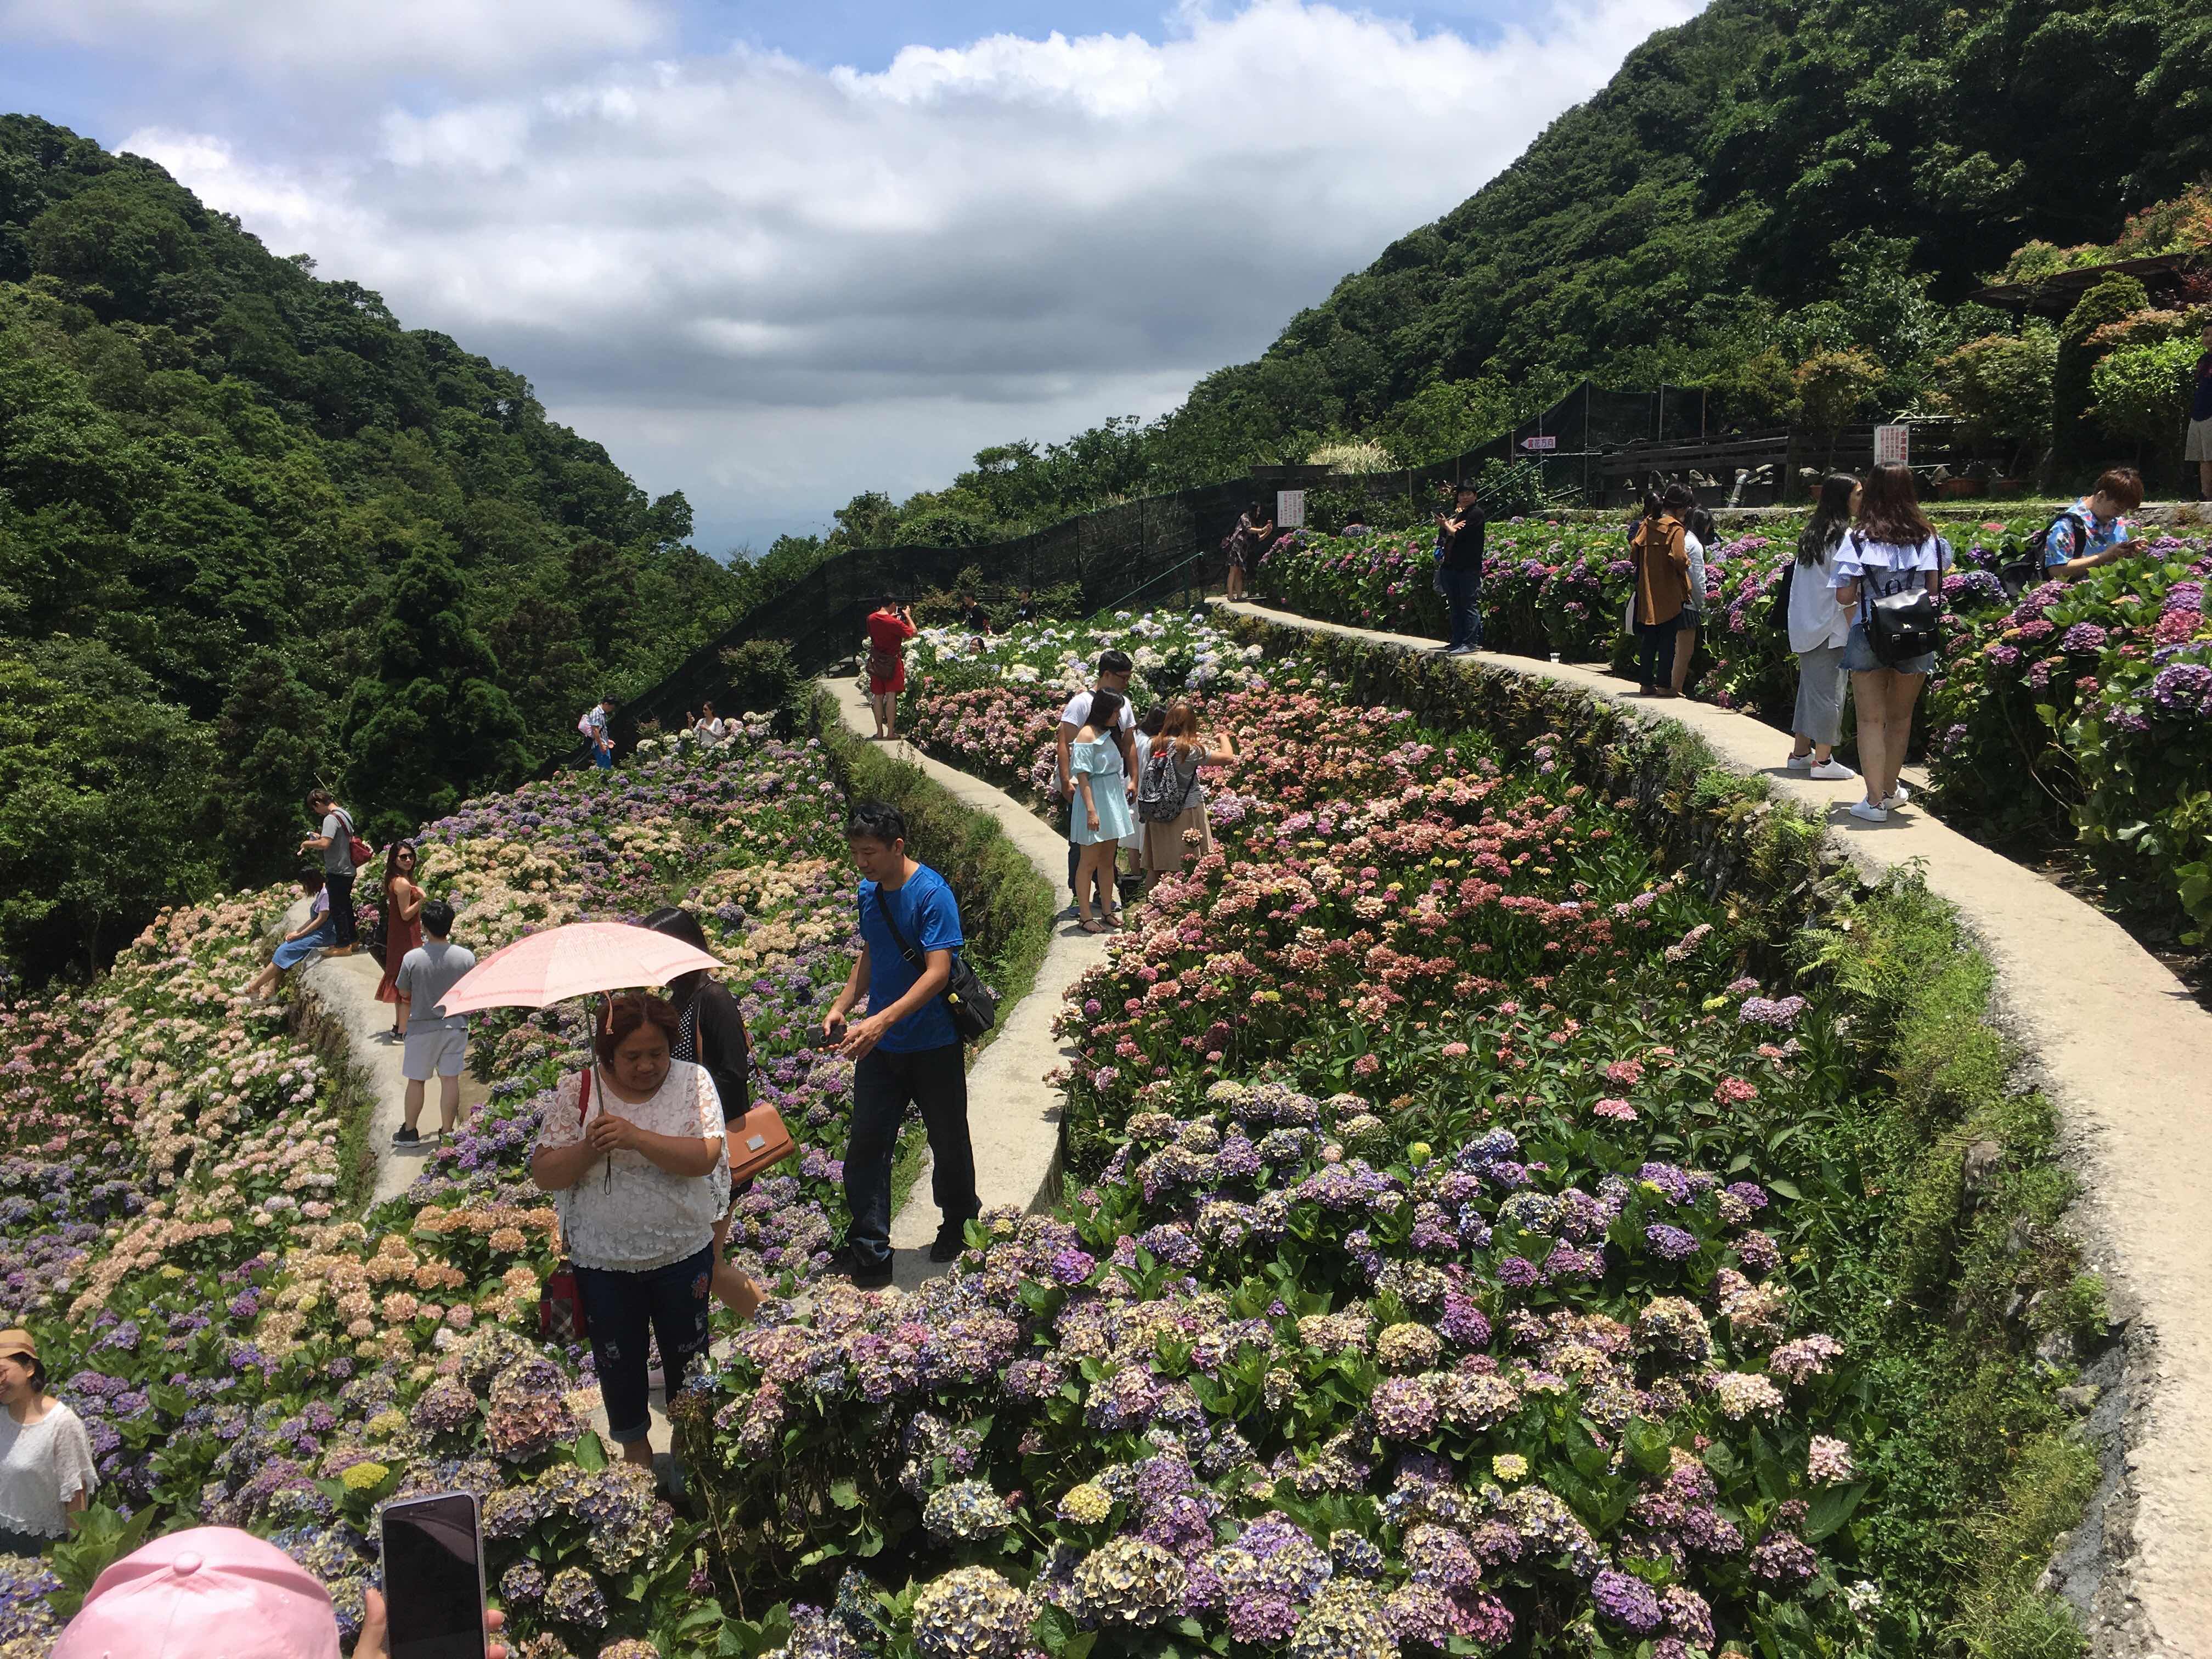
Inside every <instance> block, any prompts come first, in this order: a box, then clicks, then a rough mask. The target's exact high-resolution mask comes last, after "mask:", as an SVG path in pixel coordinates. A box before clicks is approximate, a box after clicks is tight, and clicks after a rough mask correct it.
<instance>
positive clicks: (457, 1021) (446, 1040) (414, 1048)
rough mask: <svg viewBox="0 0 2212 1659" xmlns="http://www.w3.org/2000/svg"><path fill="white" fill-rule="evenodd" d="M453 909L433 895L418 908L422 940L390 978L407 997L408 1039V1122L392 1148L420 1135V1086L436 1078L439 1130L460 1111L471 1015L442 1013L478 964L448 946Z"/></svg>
mask: <svg viewBox="0 0 2212 1659" xmlns="http://www.w3.org/2000/svg"><path fill="white" fill-rule="evenodd" d="M452 932H453V906H452V905H450V904H448V903H447V902H446V901H445V900H444V899H432V900H431V901H430V902H428V904H426V905H424V906H423V907H422V944H420V945H416V947H415V948H414V949H413V950H411V951H409V952H408V953H407V954H406V955H405V956H404V957H401V958H400V962H399V973H398V976H397V977H396V979H395V980H394V981H393V983H394V985H395V986H396V987H398V992H399V994H400V995H402V996H404V997H405V998H407V999H409V1000H410V1005H411V1008H412V1012H410V1013H409V1015H408V1017H407V1037H406V1042H405V1045H404V1048H402V1050H401V1053H400V1057H399V1073H400V1075H401V1076H402V1077H404V1078H405V1079H407V1105H406V1121H405V1122H404V1123H402V1124H401V1125H400V1126H399V1127H398V1130H397V1131H396V1132H395V1133H393V1135H392V1145H393V1146H416V1145H417V1144H418V1143H420V1142H421V1140H422V1133H421V1132H420V1131H419V1130H417V1129H416V1127H415V1125H416V1121H418V1120H419V1119H420V1118H421V1117H422V1097H423V1093H424V1088H423V1085H425V1084H427V1083H428V1082H429V1080H430V1078H431V1074H432V1073H436V1075H437V1079H438V1133H440V1134H441V1135H444V1134H450V1133H452V1132H453V1125H454V1124H455V1123H457V1122H459V1121H460V1115H461V1065H462V1062H463V1061H465V1060H466V1059H467V1058H468V1053H469V1017H468V1016H467V1015H466V1014H449V1013H447V1012H446V1008H445V998H446V993H447V992H448V991H450V990H452V989H453V987H454V986H455V985H456V984H458V983H459V981H460V978H461V975H464V974H465V973H467V972H468V971H469V969H471V968H473V967H475V966H476V965H477V957H476V952H475V951H471V950H470V949H469V948H468V946H466V945H454V944H451V943H449V942H448V941H447V934H449V933H452Z"/></svg>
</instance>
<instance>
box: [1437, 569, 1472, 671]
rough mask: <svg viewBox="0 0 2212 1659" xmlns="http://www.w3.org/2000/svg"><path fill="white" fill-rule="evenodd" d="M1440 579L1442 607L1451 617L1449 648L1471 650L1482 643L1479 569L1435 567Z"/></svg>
mask: <svg viewBox="0 0 2212 1659" xmlns="http://www.w3.org/2000/svg"><path fill="white" fill-rule="evenodd" d="M1437 575H1439V576H1440V577H1442V578H1443V586H1444V609H1445V611H1448V612H1449V614H1450V617H1451V638H1450V640H1449V641H1448V647H1449V649H1451V650H1454V651H1457V650H1460V649H1462V647H1464V648H1466V649H1469V650H1472V649H1474V647H1478V646H1480V644H1481V643H1482V572H1480V570H1449V569H1446V570H1439V571H1438V572H1437Z"/></svg>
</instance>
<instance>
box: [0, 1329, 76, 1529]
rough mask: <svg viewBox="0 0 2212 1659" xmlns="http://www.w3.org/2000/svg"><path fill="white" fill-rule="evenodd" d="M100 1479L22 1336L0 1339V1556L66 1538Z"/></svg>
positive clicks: (12, 1333) (7, 1334) (69, 1414)
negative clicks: (47, 1388) (49, 1391)
mask: <svg viewBox="0 0 2212 1659" xmlns="http://www.w3.org/2000/svg"><path fill="white" fill-rule="evenodd" d="M99 1484H100V1476H99V1474H98V1473H97V1472H96V1471H95V1470H94V1467H93V1462H92V1437H91V1436H90V1435H88V1433H87V1432H86V1431H85V1426H84V1420H83V1419H82V1418H80V1417H79V1416H78V1415H77V1414H76V1413H75V1412H73V1411H71V1410H70V1408H69V1407H67V1406H64V1404H62V1402H61V1401H58V1400H57V1399H55V1398H54V1397H53V1395H50V1394H48V1393H47V1392H46V1366H45V1365H44V1364H41V1363H40V1359H39V1345H38V1344H37V1343H36V1342H35V1341H33V1340H32V1338H31V1334H30V1332H28V1331H26V1330H21V1329H15V1330H5V1331H0V1555H40V1554H43V1553H45V1551H46V1547H47V1546H48V1545H50V1544H52V1543H55V1542H57V1541H59V1540H61V1539H64V1538H66V1537H67V1536H69V1534H70V1532H71V1531H72V1530H74V1529H75V1528H76V1522H77V1517H78V1516H81V1515H82V1514H83V1513H84V1510H85V1505H86V1504H87V1503H88V1501H89V1500H90V1498H91V1497H92V1493H93V1489H94V1487H96V1486H99Z"/></svg>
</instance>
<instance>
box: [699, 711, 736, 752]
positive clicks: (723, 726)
mask: <svg viewBox="0 0 2212 1659" xmlns="http://www.w3.org/2000/svg"><path fill="white" fill-rule="evenodd" d="M735 725H736V722H735V721H734V720H724V719H723V718H722V717H721V716H720V715H719V714H716V713H715V712H714V704H713V703H711V702H702V703H701V704H700V705H699V718H698V719H697V720H694V721H693V722H692V723H691V730H692V732H693V734H694V735H695V736H696V737H697V738H698V739H699V741H700V742H701V743H703V744H717V743H720V742H721V740H722V739H723V738H726V737H727V736H729V734H730V731H731V728H732V726H735Z"/></svg>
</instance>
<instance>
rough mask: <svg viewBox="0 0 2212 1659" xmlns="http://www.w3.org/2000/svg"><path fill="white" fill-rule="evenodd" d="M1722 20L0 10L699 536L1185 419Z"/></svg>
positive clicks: (250, 2)
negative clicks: (1288, 333) (532, 397)
mask: <svg viewBox="0 0 2212 1659" xmlns="http://www.w3.org/2000/svg"><path fill="white" fill-rule="evenodd" d="M1695 6H1696V0H1581V3H1567V0H1530V3H1528V4H1525V5H1516V6H1506V5H1502V4H1498V3H1495V0H1480V3H1471V4H1464V5H1449V4H1447V5H1437V4H1434V3H1430V4H1425V5H1421V6H1417V7H1406V6H1392V5H1387V4H1386V5H1384V6H1383V7H1381V8H1379V9H1375V10H1361V9H1340V8H1337V7H1333V6H1330V5H1328V4H1323V3H1318V0H1218V3H1197V0H1194V3H1188V4H1182V5H1162V4H1161V3H1159V0H1152V3H1133V0H1090V3H1085V4H1083V5H1080V6H1059V7H1054V8H1049V9H1039V8H1036V7H1033V6H1030V7H1022V6H1016V5H1014V4H1012V3H1011V0H963V3H957V4H905V5H894V4H890V3H887V0H814V3H810V4H799V5H791V4H783V5H771V4H767V3H762V0H719V3H718V0H681V3H679V0H527V3H523V0H67V3H65V4H58V3H55V0H0V107H5V108H9V109H13V110H22V111H28V112H33V113H36V114H40V115H42V116H45V117H46V118H48V119H50V120H53V121H57V122H59V123H60V124H62V125H67V126H70V127H73V128H75V129H76V130H77V131H81V132H84V133H86V134H88V135H89V136H91V137H96V138H98V139H99V140H100V141H101V142H102V143H106V144H107V145H109V146H110V147H111V148H125V147H127V148H130V149H135V150H137V151H138V152H139V153H141V154H143V155H150V156H152V157H153V158H154V159H155V160H156V161H160V162H161V164H162V165H164V166H165V167H168V168H169V170H170V171H171V172H172V173H174V174H175V175H176V176H177V177H178V178H179V179H180V180H182V181H183V182H184V183H185V184H186V185H189V186H191V188H192V189H194V190H195V191H197V192H198V193H199V194H200V195H201V196H202V197H203V198H204V199H205V200H206V201H208V202H209V203H210V204H211V205H214V206H216V207H220V208H222V209H224V210H228V211H231V212H234V213H237V214H238V215H239V216H240V218H241V219H242V220H243V221H244V222H245V223H246V228H248V229H250V230H252V231H253V232H255V234H258V235H260V236H261V237H262V239H263V240H264V241H265V242H267V243H268V244H269V246H270V247H271V248H272V249H274V250H275V251H276V252H279V253H293V252H308V253H312V254H313V255H314V256H315V258H316V260H317V262H318V266H319V270H321V271H322V273H323V274H324V275H325V276H345V277H349V278H351V279H354V280H356V281H360V282H362V283H368V285H369V286H371V287H374V288H376V289H380V290H381V291H382V292H383V293H384V295H386V298H387V300H389V301H390V302H391V304H392V307H393V309H394V310H395V311H396V312H397V313H398V315H399V316H400V318H401V319H403V321H404V322H407V323H408V324H410V325H416V326H427V327H435V328H440V329H443V330H445V331H447V332H449V333H451V334H453V336H454V337H457V338H458V339H459V340H460V341H461V342H462V343H464V344H465V345H466V346H468V347H469V348H471V349H474V350H477V351H481V352H483V353H484V354H485V355H486V356H491V357H493V358H495V359H496V360H498V361H500V362H504V363H507V364H508V365H510V366H512V367H513V368H517V369H519V370H520V371H521V372H522V373H524V374H527V375H529V376H530V378H531V379H532V381H533V382H534V383H535V384H536V385H537V386H538V390H539V392H540V395H541V396H542V397H543V398H544V399H545V402H546V404H547V405H548V407H549V408H550V410H552V411H553V412H554V414H555V415H556V416H557V417H559V418H561V419H563V420H566V421H568V422H570V423H571V424H573V425H574V426H575V427H577V428H578V429H580V431H582V432H584V433H585V434H586V435H589V436H592V437H594V438H597V439H598V440H599V441H601V442H603V443H605V445H606V446H607V447H608V448H609V450H610V451H611V453H613V454H614V456H615V458H616V459H617V461H619V462H620V463H621V464H622V465H623V466H625V467H626V468H628V469H629V471H631V472H632V473H633V474H634V475H635V477H637V478H638V479H639V481H640V482H641V483H642V484H644V485H645V486H646V487H647V489H652V490H654V491H659V490H664V489H678V488H680V489H684V492H685V493H686V495H688V496H689V497H690V500H691V501H692V503H693V505H694V508H695V510H696V514H697V517H698V521H699V526H700V540H701V543H702V545H705V546H707V547H708V548H709V549H711V550H716V551H720V550H725V549H726V548H731V547H734V546H738V545H750V546H753V547H755V548H761V547H764V546H765V545H766V544H767V543H768V541H769V540H770V539H772V538H773V537H774V536H775V534H777V533H779V532H783V531H787V530H808V529H818V528H821V527H823V526H824V525H825V524H826V522H827V521H828V519H829V513H830V510H831V509H832V508H834V507H837V506H839V505H841V504H842V502H843V501H845V500H847V499H848V497H849V496H851V495H854V493H856V492H857V491H859V490H861V489H886V490H889V491H890V492H891V493H892V494H894V495H905V494H907V493H908V492H910V491H911V490H914V489H918V488H924V487H928V486H931V485H933V484H938V483H944V482H945V481H947V480H948V479H949V478H950V477H951V474H952V473H953V472H954V471H957V469H958V468H959V467H960V466H961V465H963V464H965V462H966V461H967V459H968V458H969V456H970V455H971V454H972V453H974V451H975V449H977V448H978V447H981V446H982V445H984V444H987V443H993V442H999V441H1005V440H1007V439H1010V438H1014V437H1022V436H1028V437H1033V438H1036V439H1039V440H1043V441H1050V440H1053V439H1056V438H1059V437H1061V436H1064V435H1066V434H1067V433H1069V432H1072V431H1073V430H1076V429H1078V428H1082V427H1085V426H1088V425H1091V424H1092V423H1094V422H1097V421H1099V420H1102V419H1103V418H1104V417H1106V416H1109V415H1116V414H1135V415H1139V416H1153V415H1157V414H1159V413H1161V412H1163V411H1164V410H1167V409H1169V408H1171V407H1173V406H1174V404H1176V403H1177V402H1179V401H1180V400H1181V398H1182V393H1183V392H1184V391H1186V390H1187V389H1188V386H1189V385H1190V383H1191V382H1192V381H1193V380H1194V379H1196V378H1197V377H1198V376H1199V375H1200V374H1204V373H1206V371H1208V370H1209V369H1212V368H1218V367H1219V366H1220V365H1222V364H1224V363H1226V362H1237V361H1239V360H1241V359H1243V358H1247V357H1249V356H1253V355H1255V354H1256V353H1257V352H1258V351H1260V350H1261V349H1263V348H1264V347H1265V346H1266V345H1267V343H1268V341H1270V340H1271V339H1273V337H1274V335H1275V333H1276V332H1277V331H1279V329H1280V327H1281V326H1282V325H1283V324H1284V323H1285V321H1286V320H1287V319H1289V317H1290V316H1291V314H1292V313H1294V312H1295V311H1296V310H1297V308H1298V307H1301V306H1304V305H1309V304H1311V303H1313V302H1314V301H1316V300H1318V299H1320V298H1322V296H1324V295H1326V294H1327V293H1328V289H1329V288H1330V286H1331V285H1332V284H1333V283H1334V282H1335V281H1336V280H1337V279H1338V278H1339V277H1340V276H1342V275H1343V274H1344V273H1345V272H1346V271H1347V270H1353V269H1356V268H1358V267H1359V266H1361V265H1364V264H1366V263H1367V262H1368V261H1370V259H1372V258H1374V257H1375V255H1376V253H1377V252H1380V251H1381V249H1382V248H1383V246H1385V245H1386V244H1387V243H1388V242H1389V241H1390V240H1392V239H1393V238H1395V237H1396V236H1398V235H1401V234H1404V233H1405V232H1407V231H1408V230H1410V229H1412V228H1414V227H1416V226H1418V225H1419V224H1422V223H1425V222H1427V221H1428V220H1430V219H1432V218H1434V217H1435V216H1437V215H1438V214H1440V213H1442V212H1443V211H1445V210H1448V209H1449V208H1450V207H1452V206H1453V205H1455V204H1457V203H1458V202H1459V201H1461V200H1462V199H1463V198H1464V197H1466V196H1468V194H1470V193H1472V192H1473V191H1474V190H1475V189H1476V188H1478V187H1479V186H1480V185H1481V184H1482V182H1483V181H1484V180H1485V179H1487V178H1489V177H1490V176H1491V175H1492V173H1495V172H1496V171H1497V170H1498V168H1499V167H1503V166H1504V164H1505V163H1506V162H1508V161H1510V160H1511V159H1512V158H1513V156H1514V155H1516V154H1517V153H1518V152H1519V151H1520V149H1522V147H1523V146H1524V145H1525V144H1526V143H1528V140H1529V139H1530V138H1531V137H1534V135H1535V133H1536V132H1538V131H1541V128H1542V127H1543V125H1545V124H1546V123H1547V121H1549V120H1550V119H1551V118H1553V117H1554V116H1556V115H1557V114H1558V113H1559V112H1560V111H1561V110H1563V109H1565V107H1566V106H1569V105H1570V104H1571V103H1573V102H1575V101H1577V100H1579V99H1581V98H1583V97H1586V96H1587V95H1589V93H1590V92H1592V91H1594V90H1595V88H1597V87H1598V86H1600V85H1601V84H1603V82H1604V81H1605V80H1606V79H1607V77H1608V76H1610V75H1611V73H1612V72H1613V69H1614V68H1615V67H1617V66H1618V64H1619V62H1620V58H1621V56H1622V55H1623V54H1624V53H1625V52H1626V51H1627V50H1628V48H1629V47H1630V46H1633V45H1634V44H1635V43H1636V42H1638V40H1642V39H1643V38H1644V36H1645V35H1646V34H1648V33H1650V31H1651V30H1652V29H1654V28H1656V27H1664V26H1666V25H1668V24H1672V23H1674V22H1679V21H1682V19H1683V18H1685V17H1686V16H1687V15H1689V14H1690V13H1691V12H1692V10H1694V9H1695Z"/></svg>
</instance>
